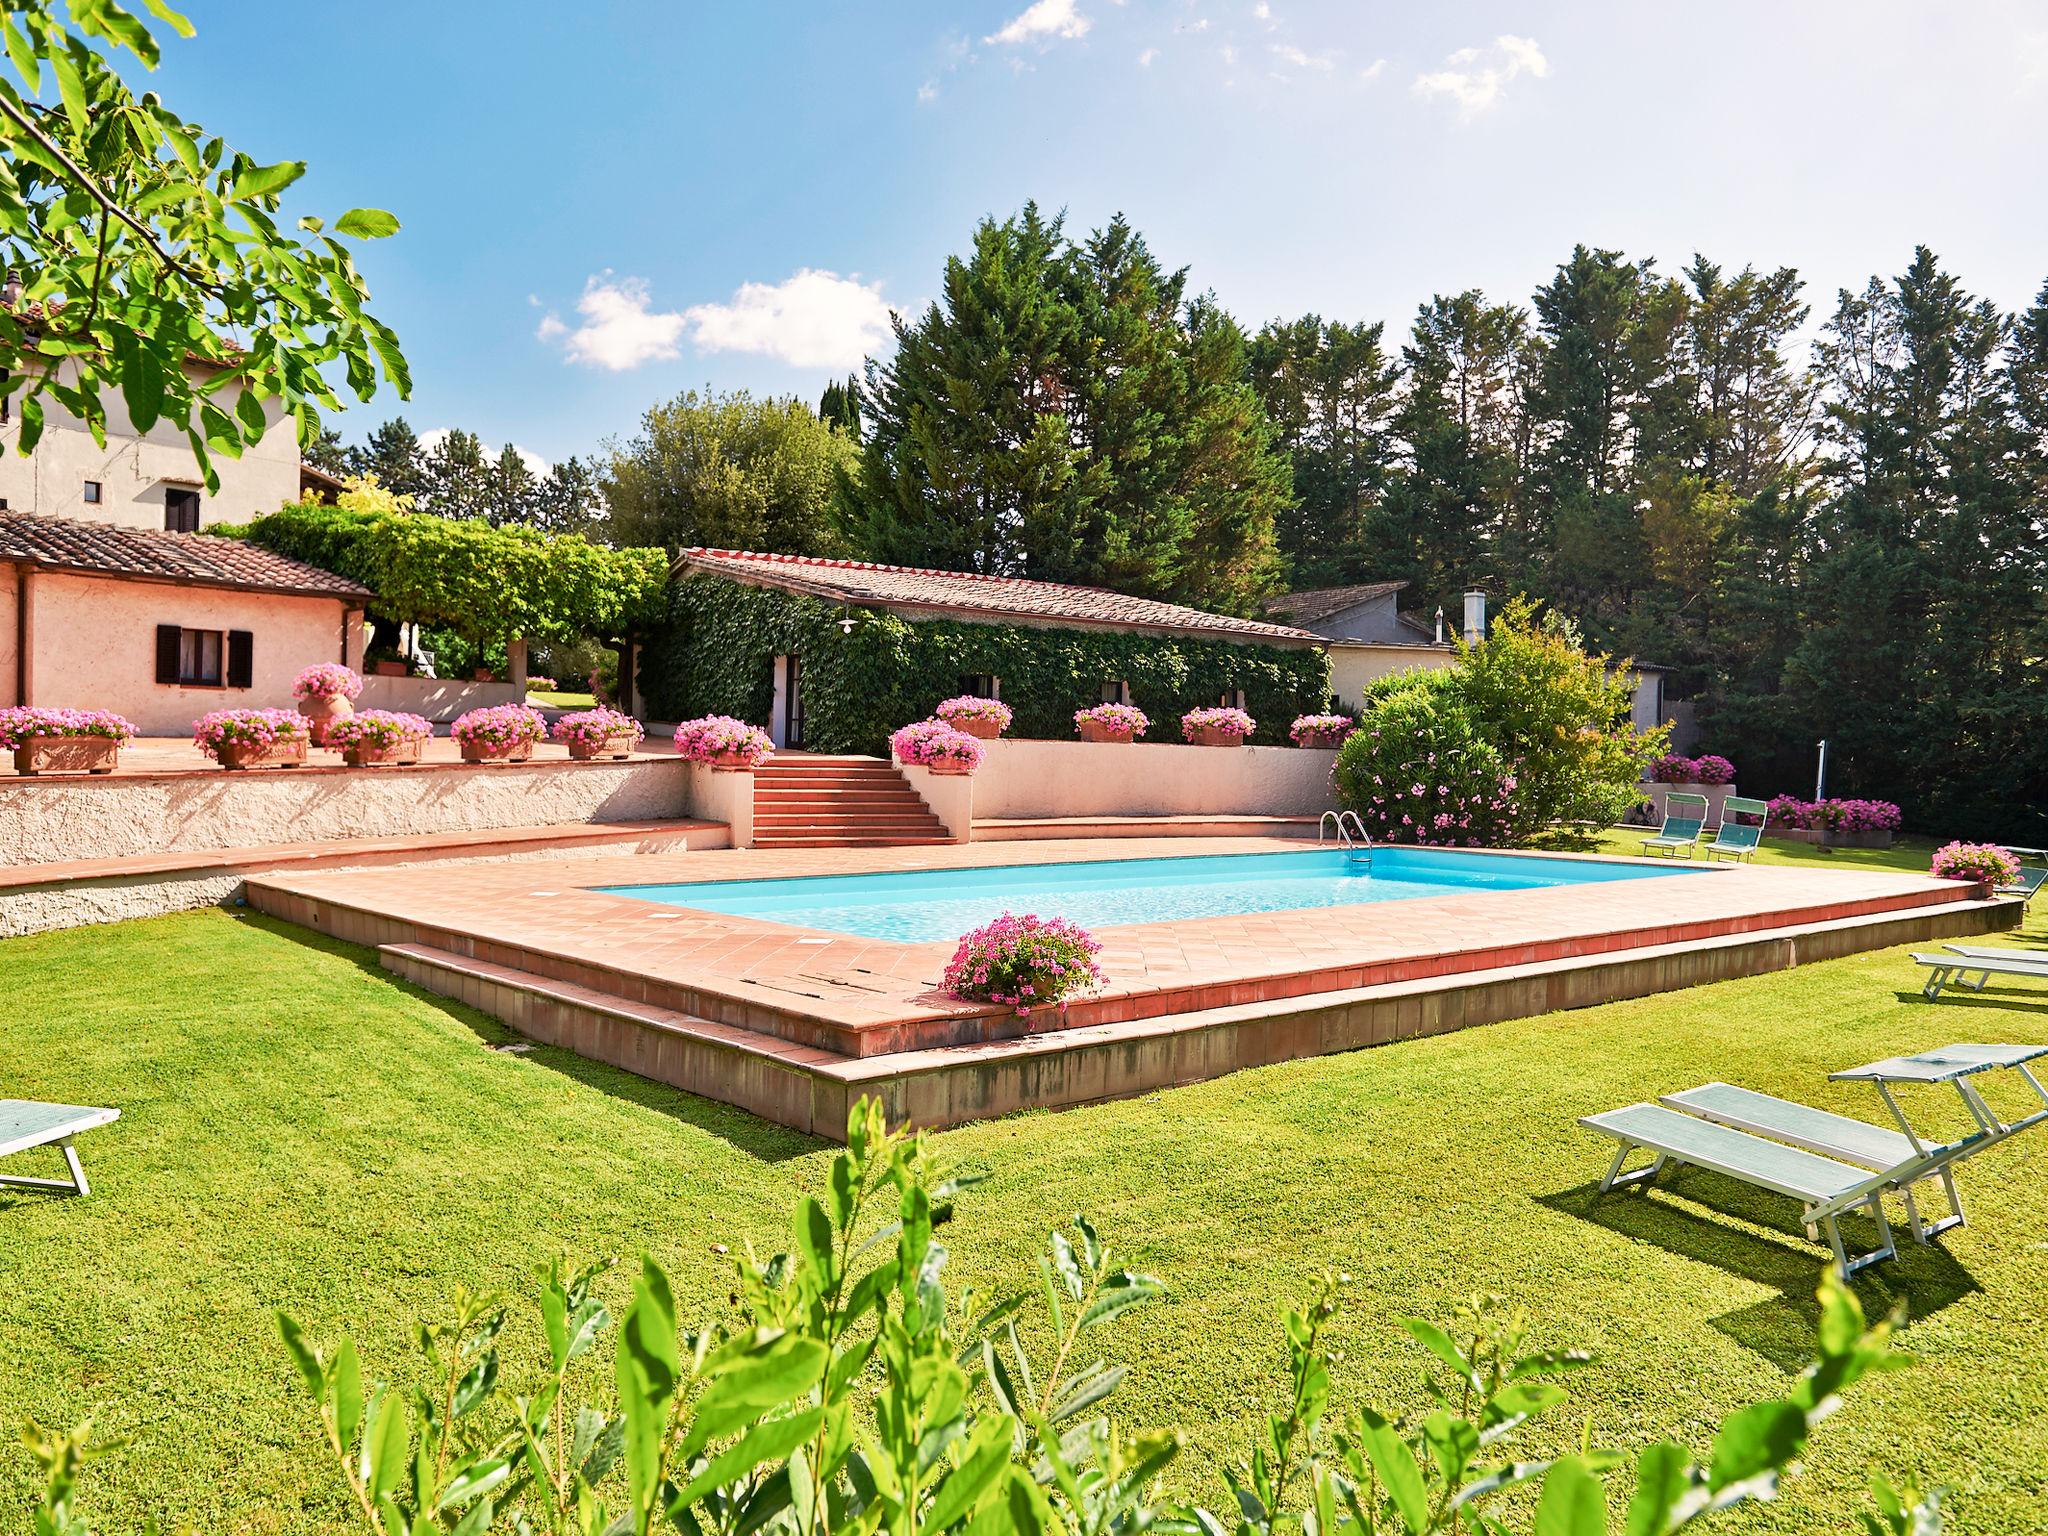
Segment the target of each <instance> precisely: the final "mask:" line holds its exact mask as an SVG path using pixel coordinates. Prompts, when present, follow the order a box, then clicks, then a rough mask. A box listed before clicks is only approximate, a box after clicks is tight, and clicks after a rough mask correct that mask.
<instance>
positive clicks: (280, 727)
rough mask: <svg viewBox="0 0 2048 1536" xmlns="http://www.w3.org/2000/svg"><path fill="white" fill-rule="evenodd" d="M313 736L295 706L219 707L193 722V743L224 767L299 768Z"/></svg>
mask: <svg viewBox="0 0 2048 1536" xmlns="http://www.w3.org/2000/svg"><path fill="white" fill-rule="evenodd" d="M311 738H312V730H311V727H310V726H308V725H307V723H306V717H305V716H304V715H302V714H300V713H299V712H298V711H296V710H291V709H216V710H214V711H213V712H212V713H211V714H206V715H201V716H200V717H199V718H198V719H197V720H195V721H193V722H192V744H193V745H194V746H196V747H198V748H199V750H200V751H202V752H204V753H206V754H207V755H208V756H210V757H211V758H212V759H213V760H214V761H215V762H217V763H219V764H220V765H221V767H223V768H232V769H244V768H298V767H302V766H303V765H304V764H305V761H306V747H307V745H308V743H309V742H310V740H311Z"/></svg>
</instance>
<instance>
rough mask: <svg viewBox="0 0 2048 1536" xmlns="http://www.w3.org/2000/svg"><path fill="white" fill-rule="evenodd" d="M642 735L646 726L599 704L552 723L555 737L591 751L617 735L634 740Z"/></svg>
mask: <svg viewBox="0 0 2048 1536" xmlns="http://www.w3.org/2000/svg"><path fill="white" fill-rule="evenodd" d="M646 734H647V731H646V728H645V727H644V726H642V725H641V724H640V722H639V721H638V720H635V719H634V718H633V717H632V716H631V715H628V714H622V713H620V712H619V711H618V710H616V709H605V708H602V707H600V708H598V709H586V710H583V711H581V712H579V713H577V714H573V715H564V716H562V718H561V719H559V720H557V721H556V722H555V740H557V741H560V742H566V743H568V744H569V745H571V746H581V747H584V748H586V749H591V750H594V749H596V748H599V747H602V746H603V745H604V744H605V743H606V742H608V741H610V740H612V739H613V738H614V737H619V736H629V737H631V738H632V740H633V741H634V742H635V743H637V742H638V741H639V740H640V738H641V737H643V736H645V735H646Z"/></svg>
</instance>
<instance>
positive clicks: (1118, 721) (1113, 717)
mask: <svg viewBox="0 0 2048 1536" xmlns="http://www.w3.org/2000/svg"><path fill="white" fill-rule="evenodd" d="M1074 726H1075V728H1076V729H1077V730H1079V731H1080V733H1081V739H1082V740H1083V741H1135V740H1136V739H1137V738H1138V737H1140V736H1142V735H1144V734H1145V733H1146V732H1147V731H1149V730H1150V729H1152V722H1151V720H1150V719H1148V718H1147V717H1146V715H1145V711H1143V710H1142V709H1140V708H1138V707H1137V705H1135V704H1097V705H1095V706H1094V707H1093V708H1091V709H1077V710H1075V711H1074Z"/></svg>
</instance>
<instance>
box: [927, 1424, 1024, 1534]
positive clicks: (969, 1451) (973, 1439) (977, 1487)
mask: <svg viewBox="0 0 2048 1536" xmlns="http://www.w3.org/2000/svg"><path fill="white" fill-rule="evenodd" d="M1016 1431H1017V1421H1016V1420H1015V1419H1013V1418H1011V1417H1010V1416H1009V1415H1008V1414H998V1413H992V1414H988V1415H985V1416H984V1417H983V1418H982V1420H981V1422H980V1423H978V1424H976V1425H975V1426H974V1433H973V1434H972V1435H970V1436H969V1437H968V1439H967V1444H966V1448H965V1449H964V1450H963V1451H962V1452H961V1455H960V1461H959V1464H958V1465H956V1466H955V1467H954V1468H953V1470H952V1471H950V1472H948V1473H947V1474H946V1477H945V1480H944V1481H943V1482H941V1483H940V1484H939V1491H938V1492H937V1493H936V1494H935V1495H933V1498H932V1502H931V1507H930V1508H929V1509H928V1510H927V1511H926V1512H925V1514H924V1516H923V1518H922V1519H921V1520H920V1521H919V1524H920V1526H921V1527H922V1528H923V1529H925V1530H927V1531H943V1530H945V1529H946V1528H947V1527H948V1526H950V1525H952V1524H953V1523H954V1522H955V1521H958V1520H960V1519H963V1518H964V1517H965V1516H966V1515H968V1514H969V1513H970V1512H971V1511H972V1510H973V1509H974V1508H975V1506H976V1505H978V1504H980V1503H981V1501H982V1498H983V1496H984V1495H986V1494H987V1493H989V1492H990V1491H991V1490H992V1489H993V1488H994V1487H995V1486H996V1480H997V1478H999V1477H1000V1476H1001V1475H1002V1473H1003V1471H1004V1469H1005V1468H1007V1467H1008V1466H1009V1465H1010V1446H1011V1442H1012V1438H1013V1437H1014V1436H1015V1434H1016Z"/></svg>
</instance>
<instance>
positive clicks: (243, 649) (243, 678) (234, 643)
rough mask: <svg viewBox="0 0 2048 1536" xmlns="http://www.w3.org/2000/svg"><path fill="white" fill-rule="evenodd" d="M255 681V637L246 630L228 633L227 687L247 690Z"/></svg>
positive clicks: (235, 630)
mask: <svg viewBox="0 0 2048 1536" xmlns="http://www.w3.org/2000/svg"><path fill="white" fill-rule="evenodd" d="M255 681H256V637H255V636H254V635H252V634H250V633H249V631H248V630H246V629H231V630H229V631H228V686H229V687H230V688H248V687H252V686H254V684H255Z"/></svg>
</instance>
